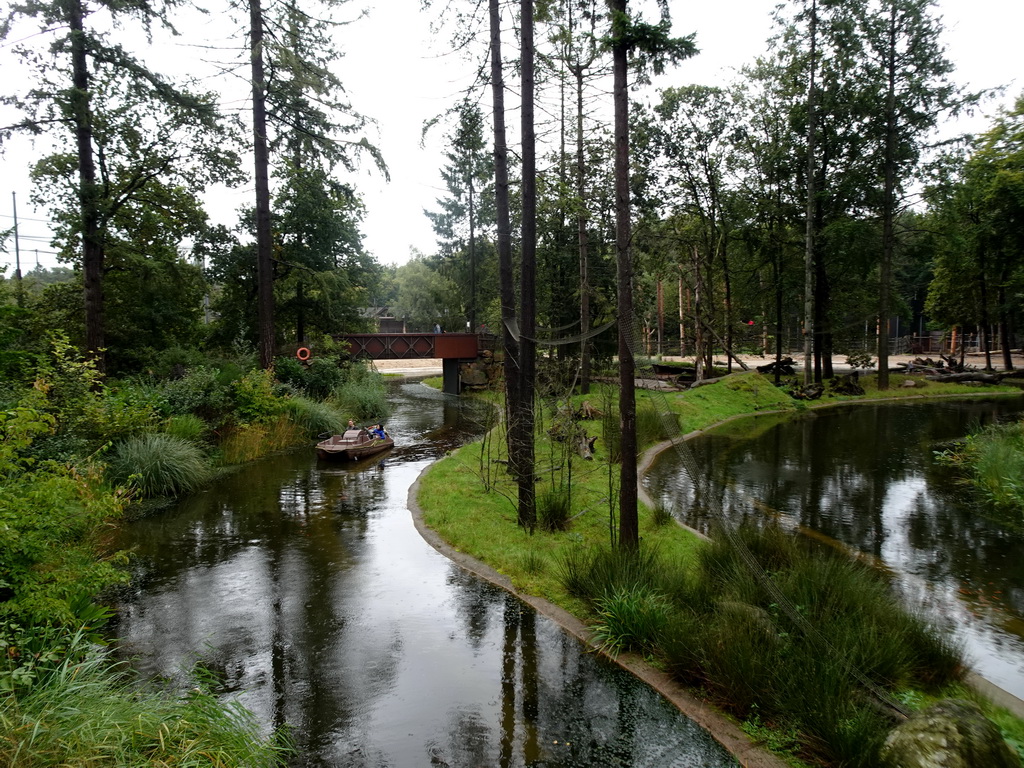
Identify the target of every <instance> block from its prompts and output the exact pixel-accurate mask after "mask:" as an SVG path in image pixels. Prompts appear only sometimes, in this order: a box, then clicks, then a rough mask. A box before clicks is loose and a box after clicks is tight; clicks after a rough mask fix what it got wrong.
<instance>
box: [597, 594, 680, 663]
mask: <svg viewBox="0 0 1024 768" xmlns="http://www.w3.org/2000/svg"><path fill="white" fill-rule="evenodd" d="M594 610H595V612H596V613H597V620H596V621H595V622H594V624H593V625H592V626H593V630H594V634H595V635H596V636H597V639H598V640H599V641H600V643H601V647H602V648H603V649H604V650H605V651H608V652H609V653H611V654H612V655H613V656H615V655H618V653H619V652H620V651H624V650H633V651H641V652H650V651H654V650H655V649H656V648H657V647H658V644H659V642H660V641H661V639H662V636H663V635H664V633H665V629H666V627H667V626H668V616H669V603H668V601H667V600H666V599H665V597H664V596H663V595H661V594H659V593H658V592H656V591H655V590H653V589H652V588H650V587H649V586H646V585H641V584H633V585H631V586H628V587H623V588H621V589H617V590H615V591H614V592H611V593H610V594H607V595H602V596H601V597H599V598H598V599H597V600H596V601H595V603H594Z"/></svg>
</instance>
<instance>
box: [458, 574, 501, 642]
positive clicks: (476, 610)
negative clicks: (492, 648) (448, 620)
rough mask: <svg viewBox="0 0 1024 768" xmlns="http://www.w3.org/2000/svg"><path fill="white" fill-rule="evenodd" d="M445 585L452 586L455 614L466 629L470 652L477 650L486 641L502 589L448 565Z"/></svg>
mask: <svg viewBox="0 0 1024 768" xmlns="http://www.w3.org/2000/svg"><path fill="white" fill-rule="evenodd" d="M445 584H447V585H448V586H451V587H454V589H453V590H452V592H451V594H452V598H453V601H454V603H455V613H456V615H457V616H458V617H459V619H460V620H461V621H462V622H463V624H464V625H465V627H466V638H467V640H469V644H470V646H472V648H473V650H476V651H478V650H480V647H481V645H482V644H483V643H484V642H485V640H486V638H487V630H488V628H489V626H490V620H491V609H492V608H493V607H494V606H496V605H498V604H499V602H500V600H501V596H502V590H500V589H498V588H497V587H495V586H493V585H491V584H488V583H487V582H486V581H484V580H483V579H478V578H477V577H476V576H473V575H472V574H471V573H469V572H467V571H464V570H462V568H460V567H459V566H457V565H455V563H451V564H450V565H449V566H448V573H447V574H446V575H445Z"/></svg>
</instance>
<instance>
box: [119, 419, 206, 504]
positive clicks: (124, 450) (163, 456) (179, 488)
mask: <svg viewBox="0 0 1024 768" xmlns="http://www.w3.org/2000/svg"><path fill="white" fill-rule="evenodd" d="M209 477H210V470H209V466H208V464H207V460H206V456H205V455H204V454H203V451H202V450H201V449H200V448H199V447H198V446H196V445H195V444H194V443H190V442H188V441H186V440H183V439H181V438H180V437H173V436H172V435H169V434H166V433H163V432H150V433H146V434H143V435H138V436H136V437H131V438H129V439H127V440H125V441H123V442H121V443H119V444H118V445H117V446H116V447H115V448H114V451H113V453H112V454H111V457H110V460H109V462H108V465H107V478H108V480H109V481H110V482H112V483H114V484H116V485H124V486H128V487H130V488H132V489H134V490H135V491H137V492H138V493H139V494H140V495H141V496H143V497H152V496H180V495H182V494H187V493H192V492H194V491H196V490H198V489H199V488H200V487H202V486H203V484H204V483H206V482H207V480H208V479H209Z"/></svg>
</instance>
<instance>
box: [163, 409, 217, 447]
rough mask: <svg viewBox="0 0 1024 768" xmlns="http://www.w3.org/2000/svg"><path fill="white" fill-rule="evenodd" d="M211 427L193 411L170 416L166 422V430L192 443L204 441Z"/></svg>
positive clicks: (171, 434)
mask: <svg viewBox="0 0 1024 768" xmlns="http://www.w3.org/2000/svg"><path fill="white" fill-rule="evenodd" d="M209 429H210V426H209V425H208V424H207V423H206V422H205V421H203V420H202V419H201V418H199V417H198V416H196V415H195V414H192V413H186V414H180V415H175V416H170V417H168V419H167V421H165V422H164V432H166V433H167V434H168V435H170V436H171V437H176V438H178V439H179V440H186V441H188V442H190V443H202V442H203V441H204V440H205V439H206V435H207V432H208V431H209Z"/></svg>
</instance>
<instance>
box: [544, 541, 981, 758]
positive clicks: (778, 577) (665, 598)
mask: <svg viewBox="0 0 1024 768" xmlns="http://www.w3.org/2000/svg"><path fill="white" fill-rule="evenodd" d="M736 536H737V537H738V539H736V540H734V539H732V538H730V537H728V536H725V535H721V536H720V537H719V538H718V539H716V540H714V541H712V542H710V543H708V544H706V545H704V546H703V547H701V549H700V550H699V557H698V560H697V563H696V570H695V571H690V570H689V569H688V568H687V567H686V566H685V565H684V564H681V563H676V562H669V561H667V560H664V559H663V558H660V557H658V556H657V554H656V553H654V552H650V551H645V550H644V549H641V550H640V552H638V553H635V554H631V553H622V552H618V551H612V550H600V549H584V548H576V549H574V550H570V551H569V553H568V554H567V555H566V557H565V558H564V559H563V561H562V565H561V568H560V571H559V577H560V579H561V581H562V583H563V585H564V586H565V589H566V590H567V591H568V592H569V593H570V594H572V595H574V596H576V597H579V598H581V599H583V600H584V601H585V602H586V603H587V604H588V605H589V606H590V608H591V611H592V616H593V625H594V628H595V632H596V634H597V636H598V639H599V640H600V642H601V643H602V644H603V645H604V647H605V648H606V649H607V650H609V651H610V652H613V653H615V652H618V651H619V650H622V649H626V648H631V649H634V650H638V651H641V652H643V653H647V654H653V655H655V656H656V657H658V658H660V659H661V660H662V661H663V662H664V664H665V666H666V667H667V668H668V669H669V670H670V671H671V672H672V674H673V675H675V676H676V677H677V678H679V679H680V680H682V681H683V682H686V683H690V684H697V685H700V686H702V688H703V689H704V690H705V691H707V692H709V693H710V694H711V695H712V696H713V698H714V699H715V700H716V701H717V702H719V703H720V704H721V705H722V706H724V707H725V708H726V709H728V710H729V711H731V712H733V713H734V714H736V715H737V716H738V717H740V718H744V719H747V720H750V721H752V722H754V723H756V724H757V727H759V728H760V727H762V726H763V723H764V722H765V721H768V722H772V723H777V722H778V723H785V724H788V725H787V726H786V732H787V733H790V734H792V733H796V732H798V733H800V734H802V742H803V743H802V750H803V752H804V753H805V754H806V755H807V756H814V757H817V758H821V759H825V760H828V761H831V762H834V763H837V764H843V765H862V766H869V765H874V764H875V762H874V761H875V760H876V758H877V750H878V748H879V746H880V745H881V743H882V740H883V739H884V738H885V735H886V734H887V732H888V729H889V727H890V724H889V722H888V721H887V719H886V718H885V716H884V714H883V713H882V712H881V711H880V710H879V709H878V708H877V707H876V706H875V705H873V704H871V703H869V702H868V701H867V698H868V694H866V693H864V692H863V691H860V690H859V684H858V683H857V682H856V680H855V678H854V677H853V676H852V675H851V665H852V667H855V668H857V669H859V670H860V671H861V672H863V673H864V674H866V675H867V676H868V677H870V678H871V679H872V680H873V681H875V683H876V684H878V685H879V686H880V687H883V688H886V689H889V690H894V689H896V688H900V689H903V688H905V687H907V686H916V687H918V688H926V689H932V688H934V687H937V686H940V685H943V684H945V683H947V682H949V681H950V680H955V679H957V678H958V676H959V675H960V674H961V673H962V669H963V666H962V665H963V660H962V653H961V650H960V649H959V648H958V647H957V646H956V644H955V642H954V641H953V640H952V639H950V638H948V637H946V636H944V635H942V634H940V633H938V632H937V631H936V630H935V629H934V628H932V627H931V626H929V625H928V624H927V623H926V622H924V621H923V620H922V619H921V618H920V617H918V616H916V615H914V614H913V613H908V612H907V611H906V610H905V609H904V608H903V607H902V605H901V603H900V600H899V598H897V596H895V595H894V594H893V593H892V591H891V590H890V589H889V586H888V584H887V583H886V582H885V581H884V579H882V578H881V577H880V576H879V575H878V574H876V573H875V572H874V571H872V570H870V569H869V568H867V567H866V566H863V565H861V564H859V563H856V562H854V561H850V560H847V559H845V558H841V557H839V556H834V555H819V554H816V553H814V552H812V551H810V550H809V549H807V548H806V547H805V546H802V545H800V544H799V543H798V542H797V541H796V540H795V539H793V538H791V537H790V536H788V535H787V534H786V533H785V532H784V531H782V530H780V529H777V528H773V527H769V528H767V529H766V530H764V531H755V530H753V529H744V530H742V531H740V532H739V533H738V534H736ZM737 540H738V541H739V542H742V544H741V545H740V546H734V543H735V541H737ZM751 559H752V560H753V561H755V562H756V564H757V565H756V568H757V570H758V571H760V572H763V573H768V574H771V578H772V581H773V583H774V585H775V587H774V589H775V590H777V591H774V590H768V589H767V588H766V587H765V585H764V583H763V582H762V581H761V580H760V579H759V578H758V577H757V576H756V575H755V573H754V571H753V570H752V568H751V562H750V561H751ZM779 594H781V595H783V596H784V597H785V600H786V601H787V603H789V604H791V605H793V606H795V611H796V613H797V614H799V615H800V616H802V617H803V619H804V620H805V621H806V622H808V623H809V624H810V626H811V627H813V630H812V632H811V633H810V634H807V633H805V631H804V628H803V626H802V624H800V623H795V622H794V621H793V619H792V616H791V613H790V612H789V611H786V610H783V609H782V608H781V607H780V604H779V602H778V595H779ZM819 636H821V637H825V638H827V639H828V643H829V645H828V646H822V645H821V644H820V643H819V642H818V641H817V640H816V639H815V638H816V637H819ZM791 746H792V745H790V747H791Z"/></svg>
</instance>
